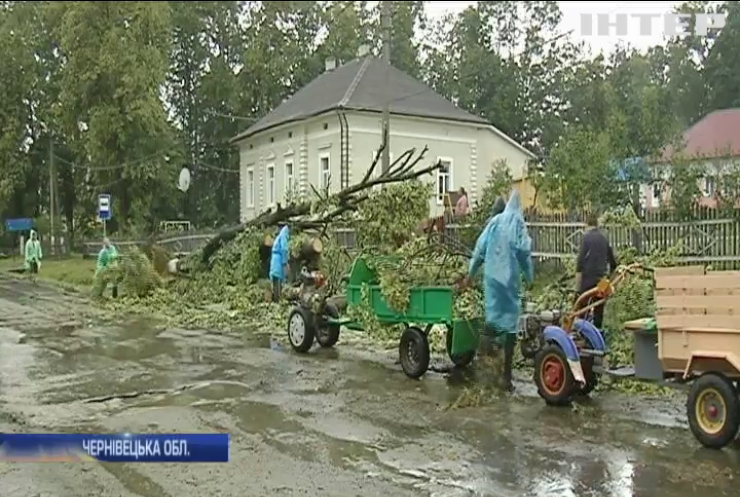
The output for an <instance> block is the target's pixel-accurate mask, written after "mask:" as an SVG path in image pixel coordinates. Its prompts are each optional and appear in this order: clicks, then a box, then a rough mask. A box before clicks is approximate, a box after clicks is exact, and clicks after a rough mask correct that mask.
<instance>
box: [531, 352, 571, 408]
mask: <svg viewBox="0 0 740 497" xmlns="http://www.w3.org/2000/svg"><path fill="white" fill-rule="evenodd" d="M534 382H535V384H536V385H537V393H538V394H539V395H540V397H542V398H543V399H544V400H545V402H546V403H547V404H548V405H551V406H565V405H568V404H569V403H570V400H571V397H572V396H573V394H574V393H575V391H576V389H577V387H578V384H577V383H576V382H575V380H574V379H573V373H572V372H571V370H570V366H569V365H568V358H567V357H566V356H565V353H563V351H562V350H561V349H560V347H558V346H557V345H553V344H548V345H546V346H545V347H543V348H542V350H540V351H539V352H537V354H536V355H535V357H534Z"/></svg>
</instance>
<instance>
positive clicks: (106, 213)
mask: <svg viewBox="0 0 740 497" xmlns="http://www.w3.org/2000/svg"><path fill="white" fill-rule="evenodd" d="M98 219H100V220H101V221H107V220H109V219H110V195H109V194H107V193H101V194H100V195H98Z"/></svg>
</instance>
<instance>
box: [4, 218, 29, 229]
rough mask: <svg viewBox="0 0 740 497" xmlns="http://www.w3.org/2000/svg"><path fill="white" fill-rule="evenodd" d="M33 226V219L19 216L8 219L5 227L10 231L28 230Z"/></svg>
mask: <svg viewBox="0 0 740 497" xmlns="http://www.w3.org/2000/svg"><path fill="white" fill-rule="evenodd" d="M32 228H33V219H31V218H27V217H19V218H16V219H6V220H5V229H7V230H8V231H28V230H30V229H32Z"/></svg>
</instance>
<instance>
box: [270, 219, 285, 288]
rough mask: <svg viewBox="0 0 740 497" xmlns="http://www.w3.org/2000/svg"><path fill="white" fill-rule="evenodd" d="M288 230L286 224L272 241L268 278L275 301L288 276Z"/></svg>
mask: <svg viewBox="0 0 740 497" xmlns="http://www.w3.org/2000/svg"><path fill="white" fill-rule="evenodd" d="M289 245H290V230H289V229H288V227H287V226H283V227H282V228H281V229H280V233H278V236H277V237H276V238H275V241H274V242H272V254H271V255H270V280H272V300H273V302H277V301H278V300H280V295H281V294H282V292H283V283H284V282H285V279H286V278H287V276H288V261H289V256H290V250H289Z"/></svg>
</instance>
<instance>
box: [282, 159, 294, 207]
mask: <svg viewBox="0 0 740 497" xmlns="http://www.w3.org/2000/svg"><path fill="white" fill-rule="evenodd" d="M288 167H290V174H288ZM283 171H284V173H285V184H284V185H283V186H284V187H285V188H284V190H285V191H284V192H283V195H284V196H285V197H286V198H287V197H288V195H290V194H292V193H293V189H294V188H295V162H294V161H293V159H285V162H284V163H283Z"/></svg>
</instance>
